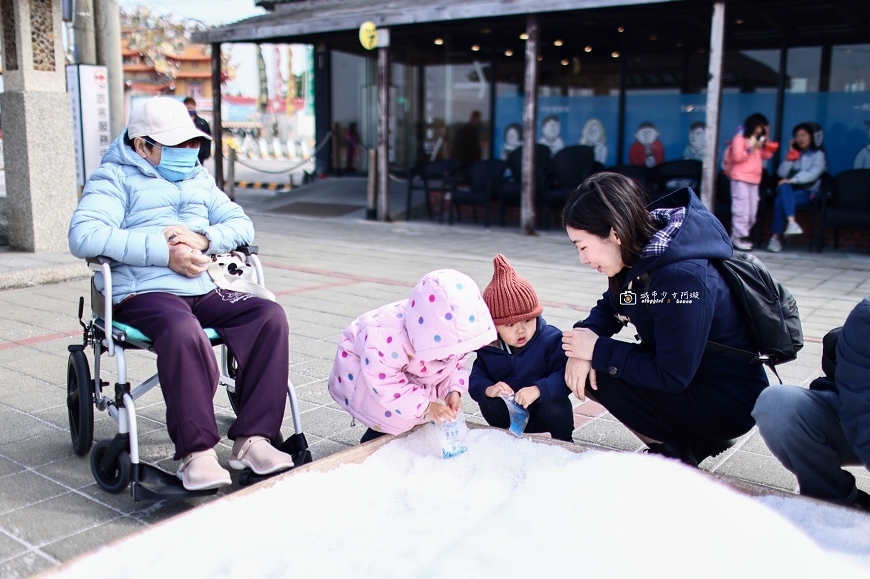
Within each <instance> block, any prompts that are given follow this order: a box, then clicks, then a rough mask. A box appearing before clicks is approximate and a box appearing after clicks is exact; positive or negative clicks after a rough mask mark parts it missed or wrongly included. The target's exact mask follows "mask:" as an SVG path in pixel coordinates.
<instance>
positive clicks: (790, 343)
mask: <svg viewBox="0 0 870 579" xmlns="http://www.w3.org/2000/svg"><path fill="white" fill-rule="evenodd" d="M715 264H716V266H717V269H718V270H719V273H720V274H721V275H722V277H723V278H724V279H725V281H726V282H727V283H728V286H729V287H730V288H731V294H732V295H733V296H734V299H735V300H736V301H737V304H738V305H739V306H740V311H741V312H742V313H743V321H744V322H745V323H746V329H747V332H748V333H749V339H750V340H751V341H752V344H753V346H755V350H756V351H755V352H749V351H746V350H740V349H737V348H732V347H730V346H725V345H723V344H717V343H716V342H710V341H708V342H707V345H708V346H709V347H711V348H713V349H715V350H719V351H722V352H728V353H731V354H736V355H739V356H743V357H745V358H749V362H750V363H758V364H765V365H766V366H768V367H769V368H770V369H771V370H772V371H773V373H774V374H775V375H776V377H777V378H779V374H777V373H776V368H775V366H776V365H778V364H784V363H786V362H791V361H792V360H794V359H795V358H797V354H798V352H799V351H800V349H801V348H803V347H804V334H803V330H802V329H801V320H800V316H799V314H798V308H797V302H795V299H794V297H792V295H791V294H790V293H789V292H788V290H787V289H785V288H784V287H783V286H782V284H780V283H779V282H778V281H776V278H775V277H773V276H772V275H771V274H770V271H768V269H767V267H765V266H764V264H763V263H761V261H760V260H759V259H758V258H757V257H755V256H754V255H752V254H750V253H741V252H735V253H734V255H732V256H731V257H730V258H729V259H724V260H722V261H716V262H715ZM780 383H782V380H780Z"/></svg>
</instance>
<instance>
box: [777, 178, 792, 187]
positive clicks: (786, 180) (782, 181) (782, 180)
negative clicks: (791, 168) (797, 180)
mask: <svg viewBox="0 0 870 579" xmlns="http://www.w3.org/2000/svg"><path fill="white" fill-rule="evenodd" d="M783 183H791V179H780V180H779V183H777V184H776V185H777V187H779V186H780V185H782V184H783Z"/></svg>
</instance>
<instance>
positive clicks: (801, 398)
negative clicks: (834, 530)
mask: <svg viewBox="0 0 870 579" xmlns="http://www.w3.org/2000/svg"><path fill="white" fill-rule="evenodd" d="M835 335H836V334H835V332H830V333H829V334H828V335H827V336H825V340H824V344H823V348H824V354H823V357H822V368H823V369H824V371H825V376H824V377H821V378H817V379H816V380H814V381H813V382H812V384H810V387H809V389H805V388H801V387H799V386H771V387H770V388H768V389H767V390H765V391H764V392H762V393H761V396H759V397H758V401H757V402H756V404H755V409H754V410H753V412H752V416H753V417H755V421H756V422H757V423H758V431H759V432H760V433H761V437H762V438H763V439H764V442H765V443H766V444H767V446H768V448H770V451H771V452H772V453H773V454H774V456H776V458H777V459H779V461H780V462H781V463H782V465H783V466H784V467H785V468H787V469H788V470H789V471H791V472H792V473H794V475H795V476H796V477H797V480H798V484H799V485H800V493H801V494H802V495H806V496H809V497H813V498H817V499H822V500H824V501H829V502H832V503H836V504H840V505H846V506H853V507H856V508H859V509H863V510H865V511H870V495H868V494H867V493H866V492H864V491H862V490H860V489H858V487H857V486H855V477H854V476H853V475H852V473H850V472H848V471H846V470H844V469H843V468H842V467H843V466H847V465H863V466H864V467H865V468H870V298H867V299H865V300H864V301H862V302H861V303H860V304H858V305H857V306H856V307H855V309H853V310H852V312H851V313H850V314H849V317H848V318H847V319H846V323H845V324H844V325H843V328H842V331H841V332H840V334H839V339H837V340H836V344H834V342H835V339H834V338H835Z"/></svg>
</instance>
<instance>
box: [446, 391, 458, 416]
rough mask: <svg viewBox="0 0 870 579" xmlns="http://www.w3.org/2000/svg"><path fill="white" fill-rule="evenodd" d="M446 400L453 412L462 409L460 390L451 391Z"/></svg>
mask: <svg viewBox="0 0 870 579" xmlns="http://www.w3.org/2000/svg"><path fill="white" fill-rule="evenodd" d="M444 401H445V402H447V407H448V408H449V409H450V410H452V411H453V412H459V411H460V410H462V394H460V393H459V392H455V391H454V392H451V393H450V394H448V395H447V398H445V399H444Z"/></svg>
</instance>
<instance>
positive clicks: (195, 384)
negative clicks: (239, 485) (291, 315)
mask: <svg viewBox="0 0 870 579" xmlns="http://www.w3.org/2000/svg"><path fill="white" fill-rule="evenodd" d="M115 317H116V319H117V320H118V321H122V322H124V323H126V324H129V325H131V326H135V327H136V328H138V329H139V330H141V331H142V332H143V333H144V334H145V335H146V336H148V337H149V338H151V340H153V342H154V351H155V352H156V353H157V376H158V378H159V380H160V387H161V389H162V390H163V399H164V400H165V401H166V426H167V428H168V430H169V437H170V438H171V439H172V442H174V443H175V460H180V459H182V458H184V457H185V456H187V455H188V454H190V453H191V452H198V451H202V450H208V449H209V448H213V447H214V446H215V445H216V444H217V443H218V441H219V440H220V435H219V434H218V430H217V423H216V422H215V415H214V404H213V400H214V395H215V392H216V391H217V386H218V378H219V377H220V371H219V369H218V365H217V360H216V359H215V355H214V350H213V349H212V346H211V343H210V342H209V340H208V338H207V337H206V335H205V333H204V332H203V331H202V328H214V330H215V331H217V333H218V335H220V337H221V339H222V340H223V341H224V343H225V344H226V346H227V347H228V348H229V349H230V351H231V352H232V353H233V355H234V356H235V358H236V360H237V362H238V372H237V375H236V396H237V400H238V401H239V415H238V417H237V418H236V420H235V422H234V423H233V425H232V427H230V431H229V433H227V438H229V439H235V438H238V437H242V438H248V437H250V436H265V437H266V438H270V439H271V438H274V437H275V436H276V435H277V434H278V431H279V430H280V428H281V421H282V420H283V419H284V403H285V399H286V397H287V374H288V367H289V358H290V353H289V338H288V333H289V329H288V325H287V316H286V314H285V313H284V308H282V307H281V306H280V305H278V304H276V303H275V302H270V301H269V300H264V299H261V298H257V297H254V296H251V295H249V294H241V293H237V292H230V291H226V290H215V291H212V292H209V293H207V294H205V295H202V296H188V297H181V296H176V295H174V294H169V293H163V292H154V293H145V294H139V295H134V296H133V297H130V298H128V299H126V300H124V301H123V302H121V303H120V304H118V305H117V306H116V307H115Z"/></svg>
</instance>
